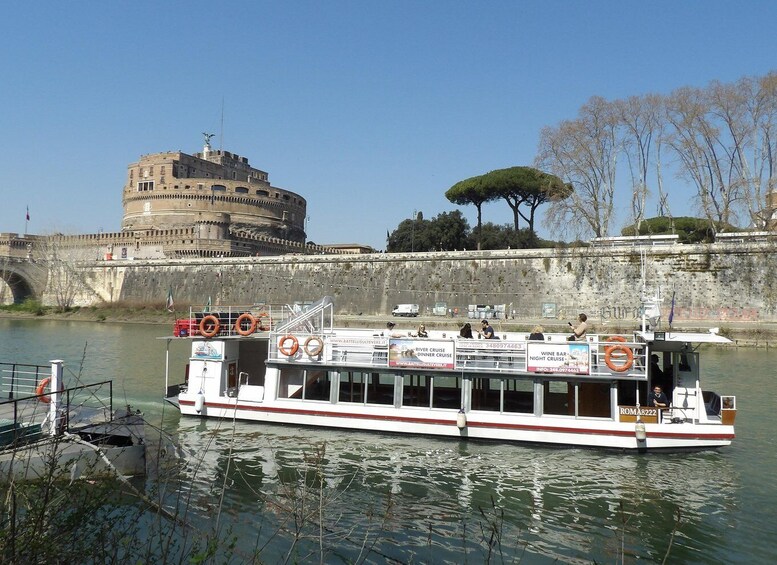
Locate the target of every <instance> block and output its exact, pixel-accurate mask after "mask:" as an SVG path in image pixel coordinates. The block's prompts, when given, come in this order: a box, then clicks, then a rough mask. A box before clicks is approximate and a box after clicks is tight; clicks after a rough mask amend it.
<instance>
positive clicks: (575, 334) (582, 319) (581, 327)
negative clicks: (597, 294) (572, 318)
mask: <svg viewBox="0 0 777 565" xmlns="http://www.w3.org/2000/svg"><path fill="white" fill-rule="evenodd" d="M587 319H588V316H586V315H585V314H582V313H581V314H580V315H579V316H578V317H577V321H578V324H577V326H573V325H572V322H567V323H568V324H569V327H570V328H572V335H571V336H569V337H568V338H567V340H568V341H585V332H586V331H588V324H587V323H586V320H587Z"/></svg>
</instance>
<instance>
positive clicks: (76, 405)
mask: <svg viewBox="0 0 777 565" xmlns="http://www.w3.org/2000/svg"><path fill="white" fill-rule="evenodd" d="M39 369H41V370H42V369H49V370H50V368H49V367H42V366H41V367H39ZM41 374H42V373H41ZM23 386H24V387H26V386H27V385H26V384H25V385H23ZM58 394H59V395H60V396H61V400H60V404H59V411H58V413H57V417H56V418H57V420H58V423H57V426H58V428H59V431H60V432H61V431H67V432H73V433H75V432H78V431H79V430H80V429H82V428H85V427H89V426H94V425H95V424H103V423H107V422H110V421H112V420H113V414H114V410H113V383H112V381H102V382H98V383H90V384H86V385H78V386H74V387H68V388H65V389H63V390H61V391H59V393H58ZM50 395H51V393H50V392H48V391H47V392H44V393H41V394H38V393H32V394H25V393H23V392H20V388H17V390H16V393H15V394H13V395H8V396H9V397H8V398H7V399H5V400H2V401H0V422H2V427H0V429H1V430H2V431H0V436H2V434H5V435H8V434H11V436H13V437H10V436H9V437H5V438H3V437H0V443H2V445H9V444H11V443H12V442H13V441H2V440H16V439H19V438H21V437H26V438H27V439H28V440H29V439H30V438H29V435H30V434H29V433H27V434H25V430H27V429H30V428H31V427H33V428H35V430H36V432H37V433H39V432H40V431H41V425H42V424H43V423H44V422H47V421H48V423H49V424H51V422H50V419H51V418H50V413H51V404H50V403H51V398H50ZM4 396H6V395H5V394H4Z"/></svg>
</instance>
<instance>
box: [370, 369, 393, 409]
mask: <svg viewBox="0 0 777 565" xmlns="http://www.w3.org/2000/svg"><path fill="white" fill-rule="evenodd" d="M367 403H368V404H394V375H393V374H390V373H370V374H369V376H368V379H367Z"/></svg>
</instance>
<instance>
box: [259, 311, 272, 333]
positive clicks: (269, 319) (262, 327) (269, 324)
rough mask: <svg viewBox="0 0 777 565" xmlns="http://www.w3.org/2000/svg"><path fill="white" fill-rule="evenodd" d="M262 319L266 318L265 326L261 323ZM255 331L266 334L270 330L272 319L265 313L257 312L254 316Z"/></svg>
mask: <svg viewBox="0 0 777 565" xmlns="http://www.w3.org/2000/svg"><path fill="white" fill-rule="evenodd" d="M262 318H267V325H266V326H265V325H264V323H263V322H262ZM256 324H257V325H256V329H257V330H258V331H260V332H268V331H270V329H271V328H272V318H270V316H269V314H267V312H259V313H258V314H257V315H256Z"/></svg>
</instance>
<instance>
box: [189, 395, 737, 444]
mask: <svg viewBox="0 0 777 565" xmlns="http://www.w3.org/2000/svg"><path fill="white" fill-rule="evenodd" d="M180 404H182V405H187V406H194V402H193V401H191V400H181V401H180ZM205 406H206V407H208V408H221V409H224V410H243V411H248V412H264V413H267V414H296V415H300V416H317V417H323V418H350V419H355V420H377V421H381V422H402V423H408V424H432V425H443V426H451V425H455V424H456V419H455V417H454V418H453V419H449V420H441V419H430V418H411V417H407V416H381V415H374V414H370V415H369V416H366V415H363V414H351V413H348V412H322V411H320V410H300V409H298V408H275V407H267V406H247V405H237V406H236V405H234V404H223V403H220V402H208V403H206V404H205ZM467 426H468V427H471V428H482V429H500V430H524V431H531V432H553V433H566V434H580V435H601V436H615V437H632V436H633V435H634V431H633V430H602V429H581V428H570V427H558V426H539V425H533V424H496V423H489V422H473V421H472V420H469V418H468V419H467ZM648 437H650V438H664V439H684V440H690V439H698V440H733V439H734V437H735V435H734V434H698V433H680V432H655V431H650V432H649V433H648Z"/></svg>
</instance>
